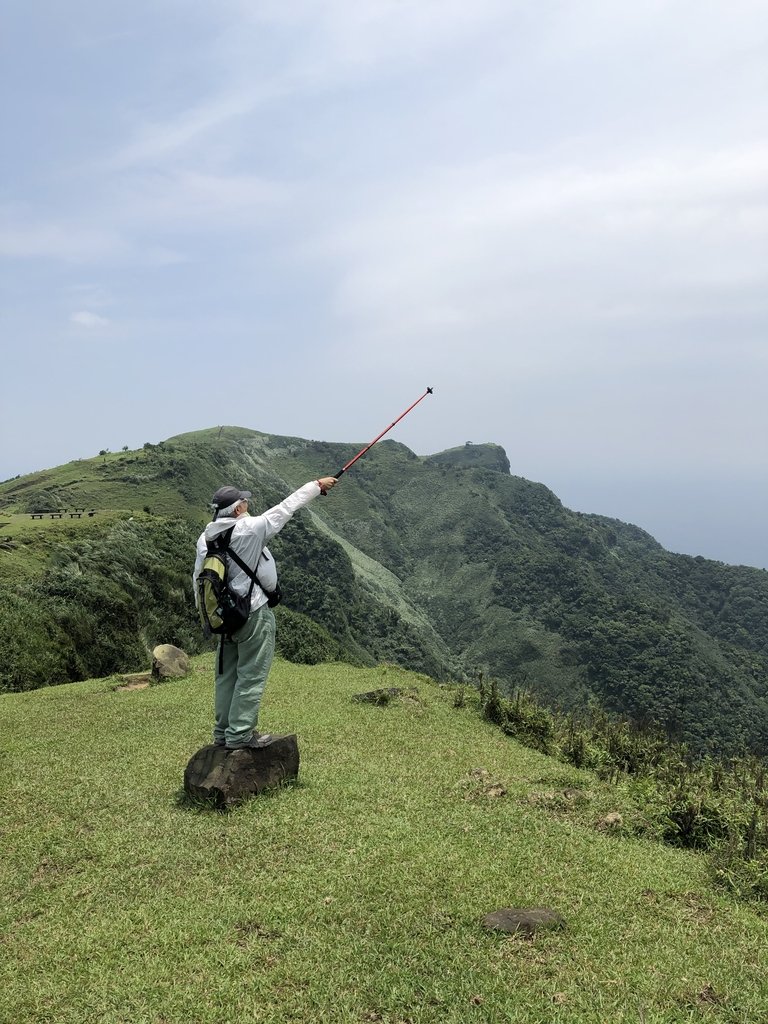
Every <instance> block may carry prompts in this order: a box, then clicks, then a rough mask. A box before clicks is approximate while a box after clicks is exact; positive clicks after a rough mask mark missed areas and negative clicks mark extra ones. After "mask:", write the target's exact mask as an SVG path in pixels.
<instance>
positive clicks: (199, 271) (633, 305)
mask: <svg viewBox="0 0 768 1024" xmlns="http://www.w3.org/2000/svg"><path fill="white" fill-rule="evenodd" d="M0 19H1V22H2V24H1V25H0V36H1V39H0V68H1V69H2V70H1V71H0V74H1V75H2V79H3V80H2V82H0V87H1V88H0V103H2V117H3V125H2V136H3V141H4V146H3V149H4V155H3V159H2V165H1V169H0V175H2V191H1V192H0V289H2V291H1V293H0V300H1V306H0V315H1V316H2V344H3V354H2V374H3V382H4V386H3V397H2V413H1V414H0V415H1V417H2V418H1V419H0V429H1V431H2V453H1V454H0V479H5V478H7V477H10V476H14V475H15V474H17V473H25V472H29V471H32V470H36V469H41V468H45V467H48V466H51V465H56V464H59V463H61V462H65V461H68V460H69V459H72V458H78V457H83V456H89V455H92V454H95V453H96V452H97V451H98V449H100V448H103V447H107V448H111V449H112V450H116V449H118V448H120V447H122V445H124V444H127V445H129V446H130V447H132V448H133V447H138V446H140V445H141V444H143V443H144V442H145V441H153V442H156V441H158V440H161V439H163V438H165V437H168V436H170V435H172V434H176V433H181V432H185V431H189V430H195V429H199V428H203V427H208V426H214V425H218V424H221V423H228V424H237V425H240V426H245V427H252V428H254V429H257V430H263V431H267V432H270V433H277V434H293V435H299V436H302V437H309V438H315V439H322V440H327V441H344V442H349V443H350V446H351V454H354V451H355V450H356V446H357V447H359V446H360V445H361V444H363V443H365V442H366V441H368V440H370V439H371V438H372V437H373V436H375V434H377V433H378V432H379V431H380V430H381V429H383V428H384V427H385V426H386V425H387V423H389V422H391V421H392V420H393V419H394V418H395V416H396V415H398V414H399V413H400V412H401V411H402V410H403V409H404V408H405V407H406V406H407V405H409V404H410V403H411V402H412V401H414V400H415V399H416V398H418V396H419V395H420V394H421V393H422V392H423V391H424V389H425V388H426V387H427V386H433V387H434V388H435V394H434V397H432V398H430V399H428V400H427V401H425V402H423V403H422V404H421V405H420V406H419V407H418V409H416V410H414V412H413V413H412V414H411V415H410V416H409V417H408V418H407V419H406V420H404V421H403V423H402V424H401V425H399V426H398V427H397V428H396V430H395V432H394V433H393V435H392V436H393V437H394V438H395V439H397V440H400V441H402V442H403V443H405V444H407V445H408V446H409V447H410V448H412V449H413V450H414V451H416V452H417V453H418V454H420V455H425V454H429V453H432V452H436V451H440V450H443V449H445V448H450V447H454V446H456V445H460V444H463V443H464V442H465V441H467V440H470V441H473V442H481V441H493V442H496V443H498V444H501V445H503V446H504V448H505V449H506V451H507V453H508V455H509V458H510V461H511V464H512V472H513V473H515V474H519V475H522V476H525V477H528V478H530V479H533V480H539V481H542V482H543V483H545V484H547V485H548V486H549V487H551V488H552V489H553V490H554V491H555V492H556V493H557V494H558V495H559V497H560V498H561V499H562V500H563V501H564V502H565V504H566V505H569V506H570V507H572V508H577V509H580V510H582V511H587V512H597V513H600V514H605V515H611V516H616V517H618V518H620V519H623V520H625V521H629V522H635V523H637V524H638V525H640V526H642V527H643V528H645V529H647V530H648V531H649V532H651V533H652V534H653V535H654V536H655V537H657V539H658V540H660V541H661V543H663V544H664V545H665V547H668V548H670V549H671V550H674V551H683V552H688V553H691V554H703V555H705V556H707V557H710V558H716V559H721V560H723V561H728V562H746V563H748V564H752V565H759V566H768V530H767V529H766V524H767V523H768V472H767V471H768V456H767V454H766V441H767V440H768V400H767V399H766V376H767V371H768V337H767V336H766V326H767V324H768V315H767V314H768V287H767V284H768V4H766V3H765V0H720V2H718V0H712V2H707V0H680V2H675V0H666V2H665V0H642V2H629V0H572V2H567V0H560V2H553V0H527V2H525V3H523V2H515V0H413V2H405V0H326V2H321V0H316V2H312V0H279V2H278V0H275V2H272V0H209V2H205V0H202V2H199V3H190V2H189V0H151V2H148V0H132V2H131V3H130V4H129V3H118V2H116V0H92V2H84V0H71V2H69V3H67V4H63V3H60V2H58V0H56V2H54V0H6V3H5V4H4V5H3V12H2V15H0ZM336 469H338V467H336V466H318V467H317V470H318V472H334V471H336Z"/></svg>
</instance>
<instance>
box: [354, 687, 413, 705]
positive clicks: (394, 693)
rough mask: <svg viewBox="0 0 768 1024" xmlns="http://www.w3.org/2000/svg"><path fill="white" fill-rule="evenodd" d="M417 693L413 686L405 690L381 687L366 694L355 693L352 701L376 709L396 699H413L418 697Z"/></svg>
mask: <svg viewBox="0 0 768 1024" xmlns="http://www.w3.org/2000/svg"><path fill="white" fill-rule="evenodd" d="M418 692H419V691H418V689H417V688H416V687H415V686H409V687H408V689H407V690H406V689H403V688H402V687H399V686H383V687H381V688H380V689H378V690H369V692H368V693H356V694H355V695H354V696H353V697H352V700H354V701H357V702H358V704H376V705H377V706H378V707H385V706H386V705H387V704H389V703H390V701H393V700H395V698H397V697H410V698H413V697H416V696H417V695H418Z"/></svg>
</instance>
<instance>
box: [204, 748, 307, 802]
mask: <svg viewBox="0 0 768 1024" xmlns="http://www.w3.org/2000/svg"><path fill="white" fill-rule="evenodd" d="M298 774H299V744H298V740H297V739H296V736H295V735H293V736H275V737H274V738H273V739H272V740H271V742H269V743H266V744H265V745H264V746H263V747H244V748H243V749H242V750H227V749H226V748H225V747H218V746H215V745H210V746H207V747H203V748H202V749H201V750H198V752H197V753H196V754H194V755H193V757H192V758H191V759H190V761H189V764H188V765H187V767H186V769H185V771H184V792H185V793H186V794H187V796H189V797H191V798H192V799H194V800H205V801H208V802H210V803H211V804H213V805H214V806H215V807H217V808H220V809H225V808H226V809H228V808H230V807H236V806H237V805H238V804H240V803H242V802H243V801H244V800H247V799H248V798H249V797H251V796H257V795H258V794H259V793H263V792H264V791H265V790H268V789H274V788H275V787H276V786H280V785H282V784H283V783H286V782H290V781H292V780H293V779H296V778H297V777H298Z"/></svg>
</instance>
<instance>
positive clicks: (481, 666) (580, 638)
mask: <svg viewBox="0 0 768 1024" xmlns="http://www.w3.org/2000/svg"><path fill="white" fill-rule="evenodd" d="M356 450H357V449H356V447H355V445H341V444H330V443H324V442H318V441H310V440H305V439H302V438H295V437H282V436H276V435H270V434H264V433H260V432H257V431H252V430H247V429H244V428H238V427H219V428H213V429H210V430H203V431H197V432H194V433H189V434H183V435H179V436H177V437H172V438H169V439H168V440H167V441H166V442H164V443H162V444H160V445H149V444H148V445H145V446H144V448H143V449H140V450H138V451H124V452H117V453H110V452H104V453H103V454H102V455H100V456H99V457H97V458H94V459H88V460H78V461H75V462H72V463H69V464H67V465H65V466H60V467H57V468H55V469H51V470H47V471H45V472H42V473H35V474H30V475H28V476H25V477H19V478H17V479H14V480H10V481H6V482H5V483H3V484H0V517H1V520H2V525H0V627H2V628H1V629H0V689H4V690H6V691H8V690H23V689H31V688H34V687H37V686H40V685H45V684H47V683H56V682H62V681H65V680H71V679H77V678H84V677H87V676H96V675H100V674H106V673H107V672H110V671H115V670H128V669H131V668H134V667H140V666H141V665H143V664H144V663H145V661H146V650H147V647H151V646H152V645H153V644H154V643H155V642H158V641H161V640H162V641H166V642H178V643H181V644H182V645H183V646H185V647H187V649H189V650H191V651H197V650H201V649H202V644H201V640H200V636H199V631H198V629H197V626H196V624H195V622H194V618H193V616H192V612H191V604H192V602H191V583H190V572H191V561H192V557H193V555H192V552H193V547H194V542H195V540H196V537H197V535H198V533H199V531H200V529H201V528H202V526H203V524H204V523H205V521H206V517H207V514H206V503H207V501H208V500H209V499H210V495H211V494H212V493H213V491H214V490H215V489H216V488H217V487H218V486H220V485H221V484H222V483H224V482H229V483H235V484H237V485H238V486H243V487H248V488H249V489H250V490H252V491H253V492H254V495H255V498H254V503H253V504H254V506H258V507H260V508H266V507H269V506H270V505H273V504H276V503H277V502H278V501H280V500H281V499H282V498H283V497H284V496H285V495H286V494H287V493H288V492H289V491H291V490H293V489H294V488H295V487H297V486H299V485H300V484H302V483H304V482H305V481H306V480H308V479H312V478H314V477H316V476H318V475H322V474H329V473H333V472H335V471H336V470H338V468H339V467H340V466H341V465H343V464H344V463H345V462H346V460H347V459H348V458H349V457H350V454H354V452H355V451H356ZM74 507H87V508H89V509H90V508H94V509H96V510H97V512H96V514H95V515H94V516H93V517H91V518H86V519H74V520H70V519H68V518H67V519H62V520H58V519H56V520H52V519H50V518H48V517H46V518H44V519H42V520H34V521H33V520H31V519H30V515H29V513H31V512H33V511H36V512H37V511H45V510H52V509H57V508H62V509H64V508H66V509H72V508H74ZM271 546H272V547H273V549H274V551H275V554H276V556H277V558H278V561H279V564H280V570H281V585H282V587H283V590H284V592H285V594H286V604H285V606H284V607H281V608H280V609H279V612H280V619H281V621H280V630H279V633H280V644H281V652H282V653H283V654H284V655H285V656H286V657H288V658H291V659H293V660H295V661H304V662H317V661H321V660H334V659H335V660H343V661H348V662H350V663H353V664H358V665H373V664H376V663H379V662H383V661H388V662H394V663H397V664H400V665H403V666H405V667H408V668H412V669H415V670H417V671H422V672H425V673H428V674H430V675H433V676H436V677H443V678H448V677H452V678H461V677H462V676H466V675H468V676H470V677H475V676H476V675H477V674H478V672H480V671H482V672H484V673H485V674H486V675H489V674H490V675H491V676H493V677H496V678H498V679H500V680H501V684H502V688H503V689H505V690H506V691H507V692H510V693H511V692H513V691H514V689H515V688H517V687H523V688H526V689H529V690H531V691H532V692H534V693H535V694H536V695H538V696H539V697H540V698H542V699H544V700H545V701H547V702H549V703H550V704H557V705H560V706H563V707H564V708H575V707H582V706H584V705H585V704H586V703H587V702H589V701H590V699H596V700H598V701H599V702H600V703H601V704H602V705H603V706H605V707H606V708H608V709H609V710H612V711H616V712H618V713H621V714H624V715H627V716H630V717H632V718H634V719H636V720H639V721H653V722H657V723H660V724H661V725H662V726H663V727H664V728H666V729H667V730H669V732H670V734H671V735H672V736H673V737H675V738H677V739H682V740H684V741H686V742H688V743H690V744H691V745H692V746H693V747H695V748H696V749H699V750H704V751H707V750H710V751H717V752H720V753H722V752H728V751H735V750H739V749H743V748H750V749H753V750H756V751H758V752H760V753H763V754H765V753H766V752H768V573H766V572H765V571H764V570H758V569H751V568H748V567H743V566H739V567H735V566H728V565H723V564H721V563H717V562H711V561H707V560H705V559H703V558H691V557H687V556H682V555H674V554H671V553H669V552H667V551H665V550H664V549H663V548H662V547H661V546H660V545H659V544H658V543H656V541H654V539H653V538H652V537H650V536H649V535H648V534H646V533H644V532H643V531H642V530H640V529H638V528H637V527H635V526H629V525H627V524H625V523H621V522H619V521H616V520H611V519H607V518H604V517H601V516H596V515H585V514H581V513H576V512H572V511H570V510H569V509H567V508H565V507H564V506H563V505H562V503H561V502H560V501H559V500H558V498H557V497H556V496H555V495H554V494H553V493H552V492H551V491H550V490H549V489H547V488H546V487H545V486H543V485H542V484H538V483H532V482H531V481H529V480H525V479H523V478H521V477H516V476H512V475H510V473H509V461H508V459H507V456H506V454H505V452H504V450H503V449H502V448H500V447H499V446H498V445H492V444H487V445H485V444H467V445H465V446H462V447H460V448H455V449H451V450H449V451H446V452H442V453H439V454H437V455H431V456H428V457H425V458H420V457H417V456H416V455H415V454H414V453H413V452H411V451H409V450H408V449H407V448H406V447H404V446H403V445H401V444H397V443H395V442H393V441H384V442H381V443H380V444H378V445H377V446H376V447H375V448H374V449H372V450H371V452H369V454H368V455H367V456H366V457H365V459H362V460H360V461H359V462H358V463H356V464H355V466H354V467H353V469H352V470H350V472H349V473H348V474H345V476H344V477H343V478H342V480H341V482H340V483H339V486H338V487H337V488H336V489H335V490H334V492H333V493H332V494H331V495H329V496H328V497H327V498H321V499H318V500H317V501H315V502H314V503H313V504H312V505H311V506H310V508H309V509H307V510H304V511H303V512H301V513H300V514H299V515H298V516H297V517H296V519H295V520H294V521H293V522H292V523H291V524H290V525H289V526H288V527H287V528H286V530H285V531H284V533H283V534H282V535H281V536H280V537H278V538H277V539H276V541H275V543H274V544H273V545H271Z"/></svg>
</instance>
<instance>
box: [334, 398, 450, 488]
mask: <svg viewBox="0 0 768 1024" xmlns="http://www.w3.org/2000/svg"><path fill="white" fill-rule="evenodd" d="M433 390H434V389H433V388H427V390H426V391H425V392H424V394H423V395H422V396H421V398H417V399H416V401H415V402H414V403H413V405H409V406H408V408H407V409H406V410H405V412H402V413H400V415H399V416H398V417H397V419H396V420H393V422H392V423H390V424H389V426H388V427H387V429H386V430H382V432H381V433H380V434H379V435H378V437H374V439H373V440H372V441H371V443H370V444H367V445H366V446H365V448H362V449H361V450H360V451H359V452H358V453H357V455H356V456H355V457H354V458H353V459H350V460H349V462H348V463H347V464H346V466H342V467H341V469H340V470H339V472H338V473H336V474H335V476H336V479H337V480H338V479H339V477H340V476H341V474H342V473H346V471H347V470H348V469H349V467H350V466H354V464H355V463H356V462H357V460H358V459H362V457H363V456H364V455H365V453H366V452H369V451H370V450H371V448H373V446H374V445H375V444H376V442H377V441H380V440H381V439H382V437H384V435H385V434H388V433H389V432H390V430H391V429H392V427H394V426H395V424H396V423H399V422H400V420H401V419H403V417H405V416H407V415H408V413H409V412H410V411H411V409H415V408H416V406H417V405H418V404H419V402H421V401H422V399H424V398H426V397H427V395H431V394H432V392H433Z"/></svg>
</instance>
